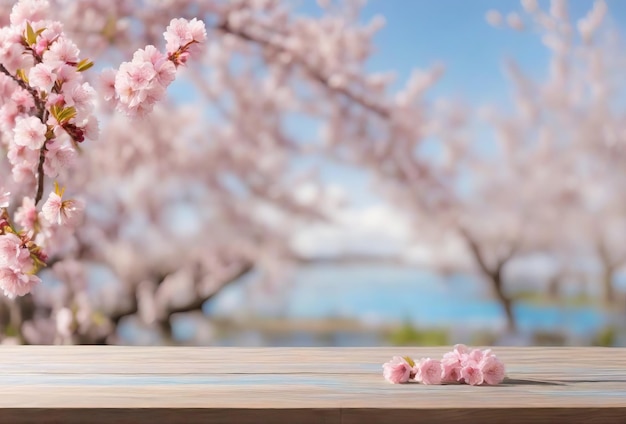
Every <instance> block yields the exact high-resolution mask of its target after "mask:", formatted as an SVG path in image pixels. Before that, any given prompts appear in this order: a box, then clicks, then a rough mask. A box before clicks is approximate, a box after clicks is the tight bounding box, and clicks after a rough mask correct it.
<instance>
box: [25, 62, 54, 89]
mask: <svg viewBox="0 0 626 424" xmlns="http://www.w3.org/2000/svg"><path fill="white" fill-rule="evenodd" d="M56 80H57V76H56V74H55V73H54V68H53V67H52V66H50V65H48V64H46V63H38V64H37V65H35V66H33V67H32V68H31V69H30V72H29V73H28V84H29V85H30V86H31V87H33V88H36V89H38V90H41V91H46V92H50V91H51V90H52V87H53V86H54V83H55V82H56Z"/></svg>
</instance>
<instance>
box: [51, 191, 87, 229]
mask: <svg viewBox="0 0 626 424" xmlns="http://www.w3.org/2000/svg"><path fill="white" fill-rule="evenodd" d="M83 209H84V204H83V202H81V201H79V200H63V198H62V192H61V193H57V192H56V191H53V192H51V193H50V195H49V196H48V200H46V203H44V205H43V206H42V207H41V214H42V216H43V218H44V219H45V220H46V221H48V222H49V223H50V224H52V225H58V226H61V227H63V226H72V225H74V224H76V222H77V221H78V219H79V218H80V217H81V216H82V212H83Z"/></svg>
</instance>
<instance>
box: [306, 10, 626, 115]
mask: <svg viewBox="0 0 626 424" xmlns="http://www.w3.org/2000/svg"><path fill="white" fill-rule="evenodd" d="M307 3H308V4H307ZM313 3H314V2H313V1H312V0H306V1H305V7H304V8H305V9H308V8H309V7H311V6H313ZM539 3H540V5H542V6H544V7H545V8H548V7H549V1H545V0H544V1H539ZM607 4H608V6H609V15H610V16H611V18H612V20H613V21H615V23H616V24H617V25H618V26H619V27H620V28H624V27H625V24H626V2H624V1H620V0H609V1H607ZM592 5H593V1H591V0H571V1H570V2H569V10H570V15H571V16H572V17H574V18H575V19H579V18H580V17H582V16H583V15H584V14H585V13H586V12H587V11H588V10H589V9H590V8H591V6H592ZM490 9H493V10H498V11H500V12H502V13H503V14H504V15H506V14H507V13H509V12H513V11H517V12H521V11H522V8H521V6H520V2H519V1H518V0H370V1H369V2H368V3H367V4H366V7H365V9H364V10H363V18H364V19H369V18H371V17H372V16H375V15H377V14H380V15H382V16H384V17H385V19H386V21H387V25H386V27H385V28H383V29H382V30H381V31H380V32H379V33H378V35H377V37H376V40H375V42H376V46H377V53H376V55H375V56H374V57H373V58H372V61H371V68H372V69H376V70H384V69H394V70H396V71H397V72H398V73H399V74H400V75H401V76H402V77H403V78H401V79H406V77H407V76H408V75H409V73H410V71H411V69H413V68H415V67H418V68H423V67H427V66H429V65H430V64H433V63H435V62H437V61H440V62H442V63H444V64H445V65H446V69H447V70H446V74H445V76H444V78H443V80H442V81H441V82H440V84H439V85H438V86H437V87H436V91H435V92H436V94H442V95H445V96H453V97H457V96H458V97H460V98H461V99H463V100H465V101H467V102H470V103H471V104H476V103H479V104H483V103H500V102H502V101H505V100H506V98H507V93H508V85H507V83H506V76H505V74H504V72H503V69H502V60H503V59H504V58H507V57H509V58H511V57H512V58H515V59H516V60H518V61H519V62H520V63H521V64H522V65H523V67H524V69H525V70H527V71H528V72H530V73H531V74H532V75H542V74H543V73H544V72H545V69H546V61H547V58H548V56H547V52H546V49H545V48H543V46H542V45H541V41H540V37H539V36H538V35H537V34H533V32H532V30H530V31H523V32H518V31H514V30H512V29H508V28H494V27H492V26H490V25H489V24H487V22H486V21H485V13H486V12H487V11H488V10H490Z"/></svg>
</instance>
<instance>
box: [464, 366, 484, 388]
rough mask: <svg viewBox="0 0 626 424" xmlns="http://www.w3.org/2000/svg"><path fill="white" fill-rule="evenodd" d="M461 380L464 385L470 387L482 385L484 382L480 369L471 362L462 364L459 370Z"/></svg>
mask: <svg viewBox="0 0 626 424" xmlns="http://www.w3.org/2000/svg"><path fill="white" fill-rule="evenodd" d="M461 378H462V379H463V381H464V382H465V383H466V384H471V385H472V386H478V385H480V384H483V381H484V377H483V372H482V370H481V368H480V367H479V366H478V364H477V363H475V362H473V361H472V362H470V363H466V364H464V366H463V368H461Z"/></svg>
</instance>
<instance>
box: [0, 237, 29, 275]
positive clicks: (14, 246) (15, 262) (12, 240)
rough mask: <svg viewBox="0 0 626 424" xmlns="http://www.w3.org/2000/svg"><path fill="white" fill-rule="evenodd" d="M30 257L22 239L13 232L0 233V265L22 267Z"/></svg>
mask: <svg viewBox="0 0 626 424" xmlns="http://www.w3.org/2000/svg"><path fill="white" fill-rule="evenodd" d="M29 258H30V253H29V251H28V249H26V248H24V247H22V240H21V239H20V238H19V237H18V236H16V235H15V234H12V233H7V234H2V235H0V267H13V268H18V269H19V268H22V267H24V266H26V265H27V261H28V260H29Z"/></svg>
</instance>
